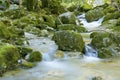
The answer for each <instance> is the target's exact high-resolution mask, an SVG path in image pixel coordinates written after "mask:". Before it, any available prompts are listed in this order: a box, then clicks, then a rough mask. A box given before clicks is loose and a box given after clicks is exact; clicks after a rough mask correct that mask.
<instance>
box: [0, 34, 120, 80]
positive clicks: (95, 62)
mask: <svg viewBox="0 0 120 80" xmlns="http://www.w3.org/2000/svg"><path fill="white" fill-rule="evenodd" d="M89 34H90V33H82V36H83V37H84V40H85V41H86V42H87V43H86V50H85V51H86V53H87V54H86V55H87V56H78V55H77V57H70V58H61V59H54V58H52V55H53V54H54V53H55V52H56V50H57V48H58V46H57V45H56V44H55V43H54V41H52V40H51V38H49V37H48V38H46V37H37V36H35V35H32V34H28V33H26V37H27V38H28V39H29V43H30V47H31V48H33V49H34V50H39V51H41V52H42V54H43V61H42V62H39V63H37V66H36V67H34V68H31V69H19V70H15V71H10V72H7V73H5V75H4V76H3V77H1V78H0V80H92V78H93V77H96V76H100V77H102V78H103V80H120V60H119V59H109V60H102V59H99V58H97V52H96V51H95V50H94V49H93V48H92V47H91V46H90V45H87V44H88V43H90V39H89ZM68 53H73V54H74V53H75V52H67V53H66V52H65V54H68ZM91 53H95V54H91Z"/></svg>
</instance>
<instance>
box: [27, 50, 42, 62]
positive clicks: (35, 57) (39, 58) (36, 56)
mask: <svg viewBox="0 0 120 80" xmlns="http://www.w3.org/2000/svg"><path fill="white" fill-rule="evenodd" d="M28 61H30V62H38V61H42V54H41V53H40V52H39V51H34V52H32V53H31V54H30V56H29V59H28Z"/></svg>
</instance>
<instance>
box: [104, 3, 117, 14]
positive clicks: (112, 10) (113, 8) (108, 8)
mask: <svg viewBox="0 0 120 80" xmlns="http://www.w3.org/2000/svg"><path fill="white" fill-rule="evenodd" d="M115 11H116V8H115V7H114V6H111V5H109V6H108V7H106V8H105V9H104V13H105V14H107V13H114V12H115Z"/></svg>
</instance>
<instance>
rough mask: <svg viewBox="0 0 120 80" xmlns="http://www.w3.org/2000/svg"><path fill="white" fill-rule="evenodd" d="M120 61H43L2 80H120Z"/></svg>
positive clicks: (7, 75) (11, 73)
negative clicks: (93, 78) (99, 77)
mask: <svg viewBox="0 0 120 80" xmlns="http://www.w3.org/2000/svg"><path fill="white" fill-rule="evenodd" d="M119 75H120V61H118V60H112V61H102V60H96V59H91V58H82V59H79V58H78V59H67V60H64V59H63V60H55V61H43V62H40V63H38V65H37V66H36V67H34V68H32V69H28V70H21V71H19V72H18V71H12V72H7V73H6V75H5V77H3V78H0V80H90V79H91V78H92V77H94V76H101V77H102V78H103V79H104V80H120V76H119Z"/></svg>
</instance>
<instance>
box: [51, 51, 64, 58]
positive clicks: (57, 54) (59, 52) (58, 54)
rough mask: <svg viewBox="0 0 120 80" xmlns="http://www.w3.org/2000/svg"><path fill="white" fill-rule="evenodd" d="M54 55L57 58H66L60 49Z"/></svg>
mask: <svg viewBox="0 0 120 80" xmlns="http://www.w3.org/2000/svg"><path fill="white" fill-rule="evenodd" d="M53 57H55V58H57V59H60V58H64V52H63V51H60V50H58V51H57V52H56V53H55V54H54V55H53Z"/></svg>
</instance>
